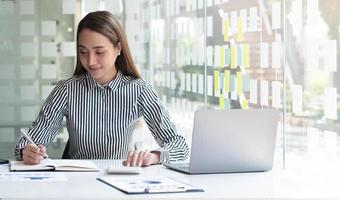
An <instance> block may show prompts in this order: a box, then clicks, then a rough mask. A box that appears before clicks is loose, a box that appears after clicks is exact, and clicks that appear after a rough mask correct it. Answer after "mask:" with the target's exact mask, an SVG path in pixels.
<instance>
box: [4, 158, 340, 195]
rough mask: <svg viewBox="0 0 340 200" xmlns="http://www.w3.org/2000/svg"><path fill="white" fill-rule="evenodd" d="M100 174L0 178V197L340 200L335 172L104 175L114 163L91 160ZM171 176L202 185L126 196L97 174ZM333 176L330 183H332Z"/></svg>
mask: <svg viewBox="0 0 340 200" xmlns="http://www.w3.org/2000/svg"><path fill="white" fill-rule="evenodd" d="M95 163H96V164H97V166H98V167H99V168H100V172H54V173H65V174H66V176H67V181H56V182H43V181H40V182H1V181H0V198H1V199H7V198H15V199H124V200H126V199H163V200H164V199H233V200H235V199H340V190H339V184H338V183H337V182H338V181H339V180H340V172H337V173H330V172H329V171H319V172H318V171H314V172H306V170H301V171H294V172H292V171H283V170H272V171H269V172H257V173H230V174H210V175H185V174H182V173H179V172H175V171H171V170H168V169H166V168H165V167H163V166H160V165H157V166H150V167H146V168H143V171H142V174H140V175H105V173H104V170H105V169H106V168H107V166H108V165H111V164H117V161H109V160H96V161H95ZM13 173H15V172H13ZM156 175H163V176H169V177H172V178H175V179H177V180H180V181H183V182H185V183H189V184H192V185H195V186H197V187H200V188H203V189H204V190H205V192H203V193H201V192H200V193H177V194H148V195H146V194H145V195H144V194H143V195H132V196H131V195H126V194H124V193H122V192H120V191H118V190H116V189H114V188H113V187H110V186H108V185H106V184H104V183H102V182H100V181H98V180H96V178H98V177H100V176H112V177H114V176H116V177H128V176H134V177H138V176H156ZM332 180H333V181H332Z"/></svg>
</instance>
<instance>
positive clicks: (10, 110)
mask: <svg viewBox="0 0 340 200" xmlns="http://www.w3.org/2000/svg"><path fill="white" fill-rule="evenodd" d="M0 110H1V112H2V113H6V115H0V122H5V123H9V122H14V107H13V106H8V105H5V106H2V105H0ZM16 123H17V121H16Z"/></svg>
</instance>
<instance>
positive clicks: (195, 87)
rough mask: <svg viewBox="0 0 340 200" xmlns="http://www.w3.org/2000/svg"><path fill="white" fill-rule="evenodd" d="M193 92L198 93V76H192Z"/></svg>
mask: <svg viewBox="0 0 340 200" xmlns="http://www.w3.org/2000/svg"><path fill="white" fill-rule="evenodd" d="M191 85H192V86H191V90H192V92H194V93H196V92H197V74H192V76H191Z"/></svg>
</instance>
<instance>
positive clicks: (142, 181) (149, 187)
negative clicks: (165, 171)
mask: <svg viewBox="0 0 340 200" xmlns="http://www.w3.org/2000/svg"><path fill="white" fill-rule="evenodd" d="M97 180H99V181H101V182H103V183H105V184H107V185H109V186H111V187H114V188H116V189H118V190H120V191H121V192H124V193H126V194H160V193H183V192H204V190H203V189H201V188H197V187H195V186H192V185H189V184H186V183H183V182H180V181H178V180H175V179H173V178H169V177H165V176H154V177H137V178H136V177H129V178H117V177H110V176H104V177H100V178H97Z"/></svg>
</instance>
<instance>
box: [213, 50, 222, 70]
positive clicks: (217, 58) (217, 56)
mask: <svg viewBox="0 0 340 200" xmlns="http://www.w3.org/2000/svg"><path fill="white" fill-rule="evenodd" d="M220 48H221V47H220V46H218V45H216V46H215V48H214V49H215V51H214V58H215V59H214V66H215V67H219V66H220Z"/></svg>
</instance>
